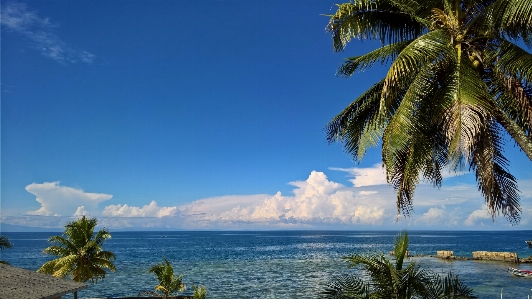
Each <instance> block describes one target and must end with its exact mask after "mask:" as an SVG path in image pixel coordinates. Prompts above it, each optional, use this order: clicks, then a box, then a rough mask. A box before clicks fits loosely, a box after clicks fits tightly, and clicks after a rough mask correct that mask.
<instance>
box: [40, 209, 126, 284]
mask: <svg viewBox="0 0 532 299" xmlns="http://www.w3.org/2000/svg"><path fill="white" fill-rule="evenodd" d="M97 223H98V221H97V220H96V218H90V219H89V218H86V217H85V216H83V217H81V218H80V219H78V220H76V221H72V222H69V223H67V224H66V225H65V232H64V233H63V236H66V237H65V238H63V237H61V236H52V237H50V238H49V239H48V242H50V243H52V244H54V245H53V246H50V247H48V248H46V249H44V250H43V253H46V254H49V255H53V256H57V257H58V258H57V259H55V260H51V261H49V262H46V263H44V264H43V265H42V266H41V268H39V270H37V272H40V273H46V274H52V275H53V276H57V277H66V276H71V277H72V278H73V279H74V281H78V282H87V281H89V280H90V281H91V282H92V283H95V282H97V281H98V279H100V278H101V279H104V278H105V275H106V271H105V269H109V270H110V271H116V269H115V266H114V264H113V263H112V262H111V260H114V259H115V255H114V254H113V253H112V252H110V251H104V250H103V249H102V246H103V244H104V243H105V241H106V240H107V239H110V238H111V234H110V233H109V231H108V230H107V229H105V228H104V229H101V230H99V231H98V232H96V233H95V232H94V229H95V227H96V225H97Z"/></svg>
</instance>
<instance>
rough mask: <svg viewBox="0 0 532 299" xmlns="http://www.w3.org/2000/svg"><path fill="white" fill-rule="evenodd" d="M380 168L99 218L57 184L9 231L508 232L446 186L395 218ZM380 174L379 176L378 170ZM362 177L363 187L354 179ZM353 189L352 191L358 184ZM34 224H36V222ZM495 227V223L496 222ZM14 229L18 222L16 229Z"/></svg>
mask: <svg viewBox="0 0 532 299" xmlns="http://www.w3.org/2000/svg"><path fill="white" fill-rule="evenodd" d="M377 169H378V166H377V165H376V166H374V167H371V168H370V169H369V170H364V169H359V170H357V171H352V172H351V173H353V175H354V179H353V180H352V181H353V182H354V184H355V186H345V185H343V184H341V183H338V182H334V181H332V180H329V179H328V178H327V176H326V175H325V173H323V172H319V171H312V172H311V173H310V175H309V176H308V177H307V179H306V180H300V181H293V182H290V183H289V185H291V186H293V187H294V188H293V190H292V193H291V194H282V193H281V192H277V193H275V194H251V195H226V196H218V197H211V198H204V199H199V200H196V201H194V202H192V203H189V204H185V205H181V206H178V205H175V206H159V205H158V204H157V202H156V201H155V200H153V201H151V202H150V203H149V204H146V205H144V206H139V205H134V204H131V203H128V204H114V205H107V206H105V207H104V208H103V210H98V209H97V205H98V203H100V202H103V201H105V200H108V199H110V198H111V197H112V196H111V195H107V194H96V193H86V192H84V191H83V190H80V189H75V188H70V187H64V186H60V185H59V183H57V182H54V183H43V184H35V183H34V184H30V185H28V186H27V187H26V190H28V192H31V193H32V194H35V195H36V196H37V201H38V202H39V203H41V208H40V209H38V210H36V211H31V212H28V213H27V215H40V216H54V215H63V216H67V217H33V218H31V217H30V218H28V217H27V216H25V217H24V218H21V219H19V220H16V219H15V218H6V219H7V220H6V221H9V222H10V223H13V224H15V223H20V224H22V223H28V224H34V223H35V221H37V222H39V221H43V226H47V225H52V223H59V222H57V221H58V220H45V219H49V218H61V219H64V221H67V220H68V219H71V218H72V215H74V216H82V215H89V216H92V217H98V220H99V222H100V224H101V225H103V226H106V227H110V228H147V229H149V228H153V229H157V228H167V229H178V228H179V229H285V228H290V229H306V228H308V229H310V228H328V229H334V228H338V227H341V228H351V229H353V228H363V229H369V228H377V229H396V228H397V227H404V226H405V225H406V226H407V227H410V228H426V227H434V228H438V229H455V228H460V227H462V226H464V225H465V226H466V227H469V228H470V229H471V228H487V227H493V226H494V225H499V226H500V225H502V226H506V227H510V224H509V223H507V222H506V220H503V221H500V222H499V223H497V224H495V223H494V222H493V220H492V218H491V216H490V215H489V214H488V213H487V210H486V208H485V206H484V205H483V203H484V199H483V198H482V196H481V194H480V193H479V192H478V190H477V187H476V186H475V185H473V184H471V185H468V184H465V182H466V181H467V180H461V182H460V185H449V186H445V187H442V188H441V189H437V188H433V187H432V186H430V185H427V184H420V185H419V186H418V188H416V194H415V197H414V213H412V214H411V217H409V218H406V219H405V218H403V217H402V216H401V215H399V216H398V215H397V207H396V196H397V194H396V192H395V191H394V190H393V188H392V187H390V186H389V185H387V184H381V183H379V182H382V178H381V179H378V178H375V177H373V179H368V177H372V175H369V174H371V173H374V172H375V170H377ZM379 169H380V168H379ZM358 175H360V176H362V177H365V178H364V179H363V180H362V181H360V180H358V178H357V176H358ZM356 182H358V183H356ZM521 186H522V190H523V192H522V197H521V199H522V200H521V204H522V206H521V207H522V209H523V212H522V221H521V223H520V225H519V226H518V228H521V229H528V228H530V225H531V224H532V222H531V221H530V220H529V219H532V204H531V203H530V202H531V201H530V199H532V197H531V194H532V191H531V190H532V187H531V186H532V184H521ZM36 218H40V219H42V220H36ZM496 220H497V219H496ZM17 221H18V222H17Z"/></svg>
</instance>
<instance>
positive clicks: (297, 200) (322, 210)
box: [181, 171, 393, 225]
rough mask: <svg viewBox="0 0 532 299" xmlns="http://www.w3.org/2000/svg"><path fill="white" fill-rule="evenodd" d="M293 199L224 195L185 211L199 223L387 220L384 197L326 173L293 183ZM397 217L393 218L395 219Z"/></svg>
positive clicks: (206, 200)
mask: <svg viewBox="0 0 532 299" xmlns="http://www.w3.org/2000/svg"><path fill="white" fill-rule="evenodd" d="M290 185H292V186H295V187H296V188H295V189H294V190H293V193H294V195H293V196H284V195H282V194H281V192H277V193H276V194H275V195H252V196H224V197H215V198H208V199H202V200H198V201H195V202H193V203H192V204H189V205H186V206H183V207H182V208H181V209H182V211H183V213H184V214H185V215H189V216H190V217H192V216H193V217H194V218H195V219H196V221H211V222H237V221H244V222H252V223H261V222H262V223H266V222H267V223H277V224H278V225H284V224H287V223H291V224H292V225H294V224H299V225H308V224H317V223H326V224H327V223H328V224H334V223H338V224H368V225H369V224H379V223H382V222H383V220H384V218H385V217H386V213H385V211H384V208H383V205H385V204H384V201H383V200H382V198H372V199H371V200H369V197H370V196H371V195H373V194H375V193H374V192H367V193H362V192H361V193H359V192H357V191H355V190H352V188H346V187H345V186H343V185H342V184H339V183H336V182H332V181H329V180H328V179H327V176H326V175H325V174H324V173H323V172H317V171H312V172H311V174H310V175H309V177H308V178H307V179H306V180H305V181H295V182H290ZM392 218H393V217H392Z"/></svg>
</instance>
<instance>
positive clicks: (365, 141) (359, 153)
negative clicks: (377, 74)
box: [325, 81, 383, 161]
mask: <svg viewBox="0 0 532 299" xmlns="http://www.w3.org/2000/svg"><path fill="white" fill-rule="evenodd" d="M382 87H383V81H381V82H379V83H377V84H375V85H373V87H371V88H370V89H369V90H367V91H366V92H364V93H363V94H362V95H361V96H360V97H359V98H357V99H356V100H355V101H353V102H352V103H351V104H350V105H349V106H348V107H347V108H346V109H344V111H342V112H341V113H340V114H338V115H337V116H335V117H334V118H333V119H332V120H331V121H330V122H329V123H328V125H327V127H326V128H325V130H326V133H327V140H328V141H329V142H334V141H342V142H344V149H345V151H346V152H347V153H349V154H351V155H352V156H353V157H354V158H355V159H357V160H358V161H359V160H360V159H362V157H363V156H364V155H365V153H366V151H367V149H368V148H370V147H372V146H376V145H377V143H378V142H379V141H380V139H381V136H382V124H381V123H380V122H379V119H378V112H379V101H380V97H381V91H382Z"/></svg>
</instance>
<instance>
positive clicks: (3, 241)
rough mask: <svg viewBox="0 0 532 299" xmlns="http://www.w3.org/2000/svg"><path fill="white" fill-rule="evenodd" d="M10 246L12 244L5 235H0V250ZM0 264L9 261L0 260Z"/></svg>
mask: <svg viewBox="0 0 532 299" xmlns="http://www.w3.org/2000/svg"><path fill="white" fill-rule="evenodd" d="M11 247H12V245H11V242H9V239H8V238H7V237H4V236H0V251H3V250H4V249H8V248H11ZM0 264H9V263H8V262H6V261H2V260H0Z"/></svg>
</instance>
